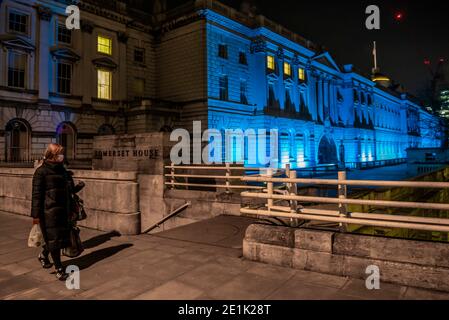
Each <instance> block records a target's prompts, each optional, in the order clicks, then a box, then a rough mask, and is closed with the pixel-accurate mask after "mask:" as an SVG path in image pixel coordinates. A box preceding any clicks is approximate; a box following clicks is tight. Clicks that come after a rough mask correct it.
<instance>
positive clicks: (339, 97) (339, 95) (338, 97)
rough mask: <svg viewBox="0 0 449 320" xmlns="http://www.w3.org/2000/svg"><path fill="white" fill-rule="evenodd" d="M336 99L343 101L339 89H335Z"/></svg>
mask: <svg viewBox="0 0 449 320" xmlns="http://www.w3.org/2000/svg"><path fill="white" fill-rule="evenodd" d="M337 100H338V101H339V102H343V101H344V98H343V95H342V94H341V92H340V90H337Z"/></svg>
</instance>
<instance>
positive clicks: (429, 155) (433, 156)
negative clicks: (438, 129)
mask: <svg viewBox="0 0 449 320" xmlns="http://www.w3.org/2000/svg"><path fill="white" fill-rule="evenodd" d="M436 160H437V154H436V153H433V152H432V153H426V161H436Z"/></svg>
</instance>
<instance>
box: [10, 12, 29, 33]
mask: <svg viewBox="0 0 449 320" xmlns="http://www.w3.org/2000/svg"><path fill="white" fill-rule="evenodd" d="M27 26H28V16H27V15H26V14H20V13H15V12H10V13H9V31H14V32H20V33H27V31H28V27H27Z"/></svg>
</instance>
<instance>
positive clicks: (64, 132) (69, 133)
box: [56, 122, 76, 160]
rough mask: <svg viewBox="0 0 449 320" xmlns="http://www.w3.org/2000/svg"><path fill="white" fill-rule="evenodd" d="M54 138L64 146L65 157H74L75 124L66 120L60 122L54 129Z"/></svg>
mask: <svg viewBox="0 0 449 320" xmlns="http://www.w3.org/2000/svg"><path fill="white" fill-rule="evenodd" d="M56 138H57V141H58V143H59V144H60V145H62V146H63V147H64V150H65V151H64V152H65V156H66V158H67V159H72V160H73V159H75V147H76V130H75V126H74V125H73V124H71V123H68V122H63V123H61V124H60V125H59V126H58V128H57V129H56Z"/></svg>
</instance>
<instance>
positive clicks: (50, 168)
mask: <svg viewBox="0 0 449 320" xmlns="http://www.w3.org/2000/svg"><path fill="white" fill-rule="evenodd" d="M63 163H64V148H63V147H62V146H61V145H59V144H50V145H49V146H48V148H47V150H46V151H45V155H44V161H43V163H42V165H41V166H40V167H39V168H37V169H36V171H35V173H34V176H33V191H32V201H31V216H32V217H33V224H40V227H41V230H42V234H43V238H44V241H45V245H44V246H43V251H42V253H41V254H39V257H38V259H39V261H40V263H41V265H42V267H43V268H45V269H48V268H51V267H52V264H51V262H50V259H49V255H51V258H52V260H53V264H54V267H55V270H56V278H58V279H59V280H62V281H64V280H66V279H67V277H68V274H67V273H66V272H65V270H64V268H63V265H62V262H61V249H63V248H67V247H68V246H69V245H70V221H69V219H70V208H71V199H72V193H76V192H78V191H79V190H80V189H81V188H82V187H83V185H82V184H80V185H78V186H77V187H75V186H74V182H73V179H72V177H71V175H70V173H69V172H68V171H67V170H66V169H65V167H64V165H63Z"/></svg>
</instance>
